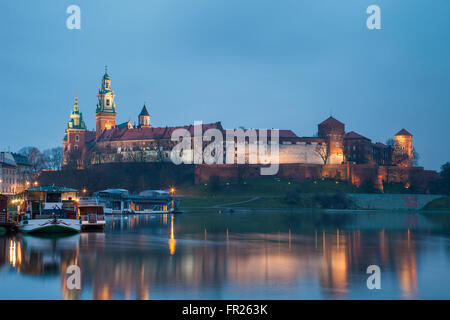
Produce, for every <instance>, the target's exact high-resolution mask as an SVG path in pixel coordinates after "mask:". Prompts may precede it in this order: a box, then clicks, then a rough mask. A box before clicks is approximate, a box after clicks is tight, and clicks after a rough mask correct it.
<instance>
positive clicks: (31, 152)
mask: <svg viewBox="0 0 450 320" xmlns="http://www.w3.org/2000/svg"><path fill="white" fill-rule="evenodd" d="M18 153H19V154H20V155H23V156H25V157H26V158H27V159H28V161H29V162H30V165H31V172H32V173H38V172H40V171H42V170H61V167H62V160H63V150H62V147H55V148H50V149H45V150H43V151H42V152H41V151H40V150H39V149H38V148H36V147H24V148H22V149H20V150H19V152H18Z"/></svg>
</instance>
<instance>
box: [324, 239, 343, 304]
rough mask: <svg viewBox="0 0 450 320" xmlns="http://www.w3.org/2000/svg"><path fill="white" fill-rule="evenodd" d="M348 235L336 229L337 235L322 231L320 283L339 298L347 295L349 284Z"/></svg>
mask: <svg viewBox="0 0 450 320" xmlns="http://www.w3.org/2000/svg"><path fill="white" fill-rule="evenodd" d="M347 238H348V237H347V236H346V235H345V234H342V233H341V232H339V230H336V235H332V234H328V233H325V231H322V252H323V258H322V259H323V260H322V268H321V272H320V283H321V285H322V287H323V288H325V289H327V291H328V290H330V289H331V290H332V292H333V295H335V296H336V297H338V298H342V297H345V295H346V293H347V285H348V272H349V256H348V250H349V247H348V243H347V242H348V239H347Z"/></svg>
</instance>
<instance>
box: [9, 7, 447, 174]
mask: <svg viewBox="0 0 450 320" xmlns="http://www.w3.org/2000/svg"><path fill="white" fill-rule="evenodd" d="M71 4H77V5H79V6H80V8H81V21H82V22H81V30H68V29H67V28H66V19H67V17H68V14H66V8H67V7H68V6H69V5H71ZM371 4H377V5H379V6H380V7H381V19H382V30H375V31H370V30H368V29H367V28H366V19H367V17H368V15H367V14H366V8H367V7H368V6H369V5H371ZM449 17H450V1H448V0H432V1H425V0H412V1H411V0H410V1H406V0H389V1H387V0H384V1H383V0H370V1H366V0H342V1H336V0H308V1H307V0H282V1H266V0H258V1H256V0H226V1H225V0H183V1H182V0H157V1H137V0H135V1H100V0H96V1H82V0H71V1H57V0H54V1H43V0H41V1H24V0H19V1H10V0H9V1H2V6H1V9H0V39H1V50H0V70H1V71H0V95H1V99H0V116H1V119H2V121H1V123H2V125H1V126H0V137H1V138H0V149H2V150H4V149H7V148H8V147H10V149H11V150H12V151H15V150H18V149H20V148H21V147H23V146H28V145H35V146H37V147H39V148H48V147H53V146H59V145H61V139H62V137H63V134H64V129H65V128H66V125H67V121H68V119H69V114H70V111H71V109H72V106H73V99H74V95H75V94H78V96H79V103H80V108H81V111H82V112H83V116H84V118H85V121H86V124H87V126H88V128H90V129H92V128H94V126H95V117H94V113H95V104H96V101H97V97H96V94H97V90H98V89H99V86H100V80H101V76H102V75H103V70H104V66H105V65H108V70H109V74H110V75H111V78H112V87H113V89H114V90H115V93H116V106H117V109H118V112H119V115H118V121H120V122H124V121H127V120H129V119H131V120H132V121H133V122H134V121H136V119H137V115H138V113H139V112H140V110H141V108H142V105H143V103H144V101H145V102H146V103H147V106H148V109H149V112H150V115H151V116H152V125H153V126H166V125H183V124H189V123H193V122H194V120H202V121H204V122H215V121H222V124H223V125H224V127H226V128H235V127H239V126H244V127H253V128H279V129H292V130H293V131H294V132H295V133H296V134H297V135H299V136H310V135H312V134H314V133H315V132H316V130H317V129H316V125H317V123H318V122H320V121H322V120H324V119H325V118H327V117H328V116H329V115H330V113H332V114H333V115H334V116H335V117H336V118H337V119H339V120H340V121H342V122H344V123H345V124H346V129H347V131H351V130H353V131H356V132H358V133H360V134H362V135H364V136H366V137H368V138H371V139H372V140H373V141H374V142H375V141H382V142H385V141H386V140H387V139H388V138H391V137H392V136H393V135H394V134H395V133H396V132H397V131H399V130H400V129H402V128H406V129H407V130H408V131H410V132H411V133H412V134H413V135H414V144H415V146H416V149H417V150H418V152H419V153H420V154H421V161H420V162H421V164H422V165H424V166H425V167H427V168H430V169H438V168H439V167H440V165H442V164H443V163H444V162H446V161H450V133H449V131H448V126H449V118H450V90H449V86H450V41H449V40H450V39H449V38H450V36H449V35H450V18H449Z"/></svg>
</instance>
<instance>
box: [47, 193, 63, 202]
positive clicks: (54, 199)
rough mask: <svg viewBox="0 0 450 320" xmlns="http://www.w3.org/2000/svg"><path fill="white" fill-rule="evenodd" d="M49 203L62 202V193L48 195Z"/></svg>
mask: <svg viewBox="0 0 450 320" xmlns="http://www.w3.org/2000/svg"><path fill="white" fill-rule="evenodd" d="M47 202H61V193H47Z"/></svg>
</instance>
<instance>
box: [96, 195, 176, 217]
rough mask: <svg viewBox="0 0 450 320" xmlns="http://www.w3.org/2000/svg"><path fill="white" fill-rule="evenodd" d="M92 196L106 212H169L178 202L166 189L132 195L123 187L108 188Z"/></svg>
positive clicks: (174, 209) (174, 208) (173, 209)
mask: <svg viewBox="0 0 450 320" xmlns="http://www.w3.org/2000/svg"><path fill="white" fill-rule="evenodd" d="M94 196H95V198H96V199H97V201H98V203H100V204H102V205H104V207H105V213H106V214H123V213H125V214H126V213H170V212H175V211H176V210H177V207H178V202H177V201H175V200H174V199H173V196H172V194H171V193H170V192H169V191H166V190H146V191H142V192H140V193H139V194H137V195H133V194H129V192H128V190H124V189H108V190H103V191H99V192H96V193H95V194H94Z"/></svg>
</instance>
